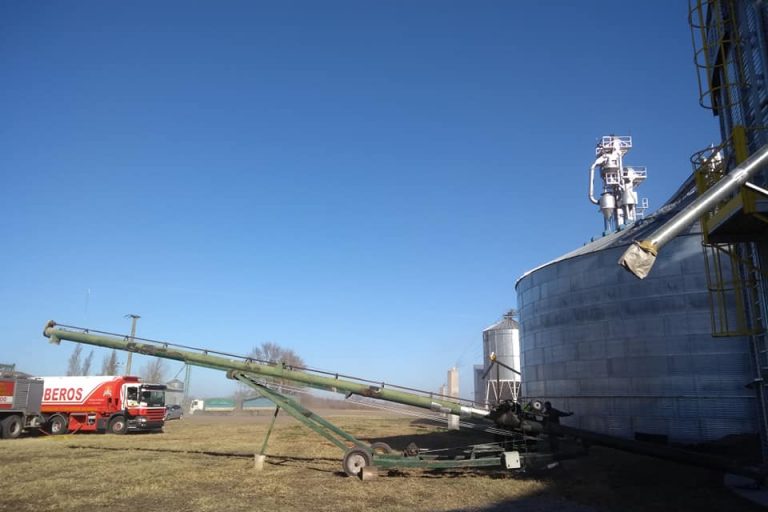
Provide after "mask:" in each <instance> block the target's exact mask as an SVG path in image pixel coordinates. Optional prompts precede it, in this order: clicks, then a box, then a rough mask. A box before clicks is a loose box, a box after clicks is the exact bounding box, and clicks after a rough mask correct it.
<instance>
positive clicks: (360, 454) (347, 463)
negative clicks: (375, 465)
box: [342, 448, 372, 478]
mask: <svg viewBox="0 0 768 512" xmlns="http://www.w3.org/2000/svg"><path fill="white" fill-rule="evenodd" d="M371 458H372V457H371V454H370V453H369V452H367V451H365V450H363V449H362V448H350V449H349V450H347V453H345V454H344V460H343V461H342V465H343V467H344V472H345V473H346V474H347V475H348V476H356V477H358V478H360V477H361V475H362V471H363V468H364V467H366V466H370V465H371Z"/></svg>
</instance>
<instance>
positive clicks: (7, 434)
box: [0, 414, 22, 439]
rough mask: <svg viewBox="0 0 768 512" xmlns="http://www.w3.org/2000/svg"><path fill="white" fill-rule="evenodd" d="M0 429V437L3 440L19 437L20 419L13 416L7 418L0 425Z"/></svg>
mask: <svg viewBox="0 0 768 512" xmlns="http://www.w3.org/2000/svg"><path fill="white" fill-rule="evenodd" d="M0 427H2V432H3V436H2V437H3V438H4V439H16V438H17V437H19V436H20V435H21V430H22V425H21V418H19V417H18V416H17V415H15V414H14V415H12V416H8V417H7V418H5V419H4V420H3V421H2V423H0Z"/></svg>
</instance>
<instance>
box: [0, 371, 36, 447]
mask: <svg viewBox="0 0 768 512" xmlns="http://www.w3.org/2000/svg"><path fill="white" fill-rule="evenodd" d="M42 398H43V381H42V380H40V379H33V378H25V377H0V438H4V439H16V438H17V437H19V436H20V435H21V433H22V432H23V431H24V430H27V429H29V430H32V429H38V428H40V427H41V426H42V424H43V416H42V415H41V414H40V403H41V401H42Z"/></svg>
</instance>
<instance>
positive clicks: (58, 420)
mask: <svg viewBox="0 0 768 512" xmlns="http://www.w3.org/2000/svg"><path fill="white" fill-rule="evenodd" d="M48 432H49V433H50V434H51V435H54V436H58V435H61V434H65V433H66V432H67V420H66V419H65V418H64V417H63V416H54V417H53V418H51V419H50V420H48Z"/></svg>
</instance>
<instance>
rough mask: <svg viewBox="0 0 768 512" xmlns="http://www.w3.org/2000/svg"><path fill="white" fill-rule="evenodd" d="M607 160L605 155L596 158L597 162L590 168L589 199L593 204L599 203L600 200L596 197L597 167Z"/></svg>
mask: <svg viewBox="0 0 768 512" xmlns="http://www.w3.org/2000/svg"><path fill="white" fill-rule="evenodd" d="M604 160H605V157H603V156H601V157H598V158H596V159H595V162H594V163H593V164H592V165H591V166H590V168H589V200H590V201H591V202H592V204H599V202H600V201H598V200H597V199H595V167H597V166H598V165H600V164H601V163H602V162H603V161H604Z"/></svg>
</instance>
